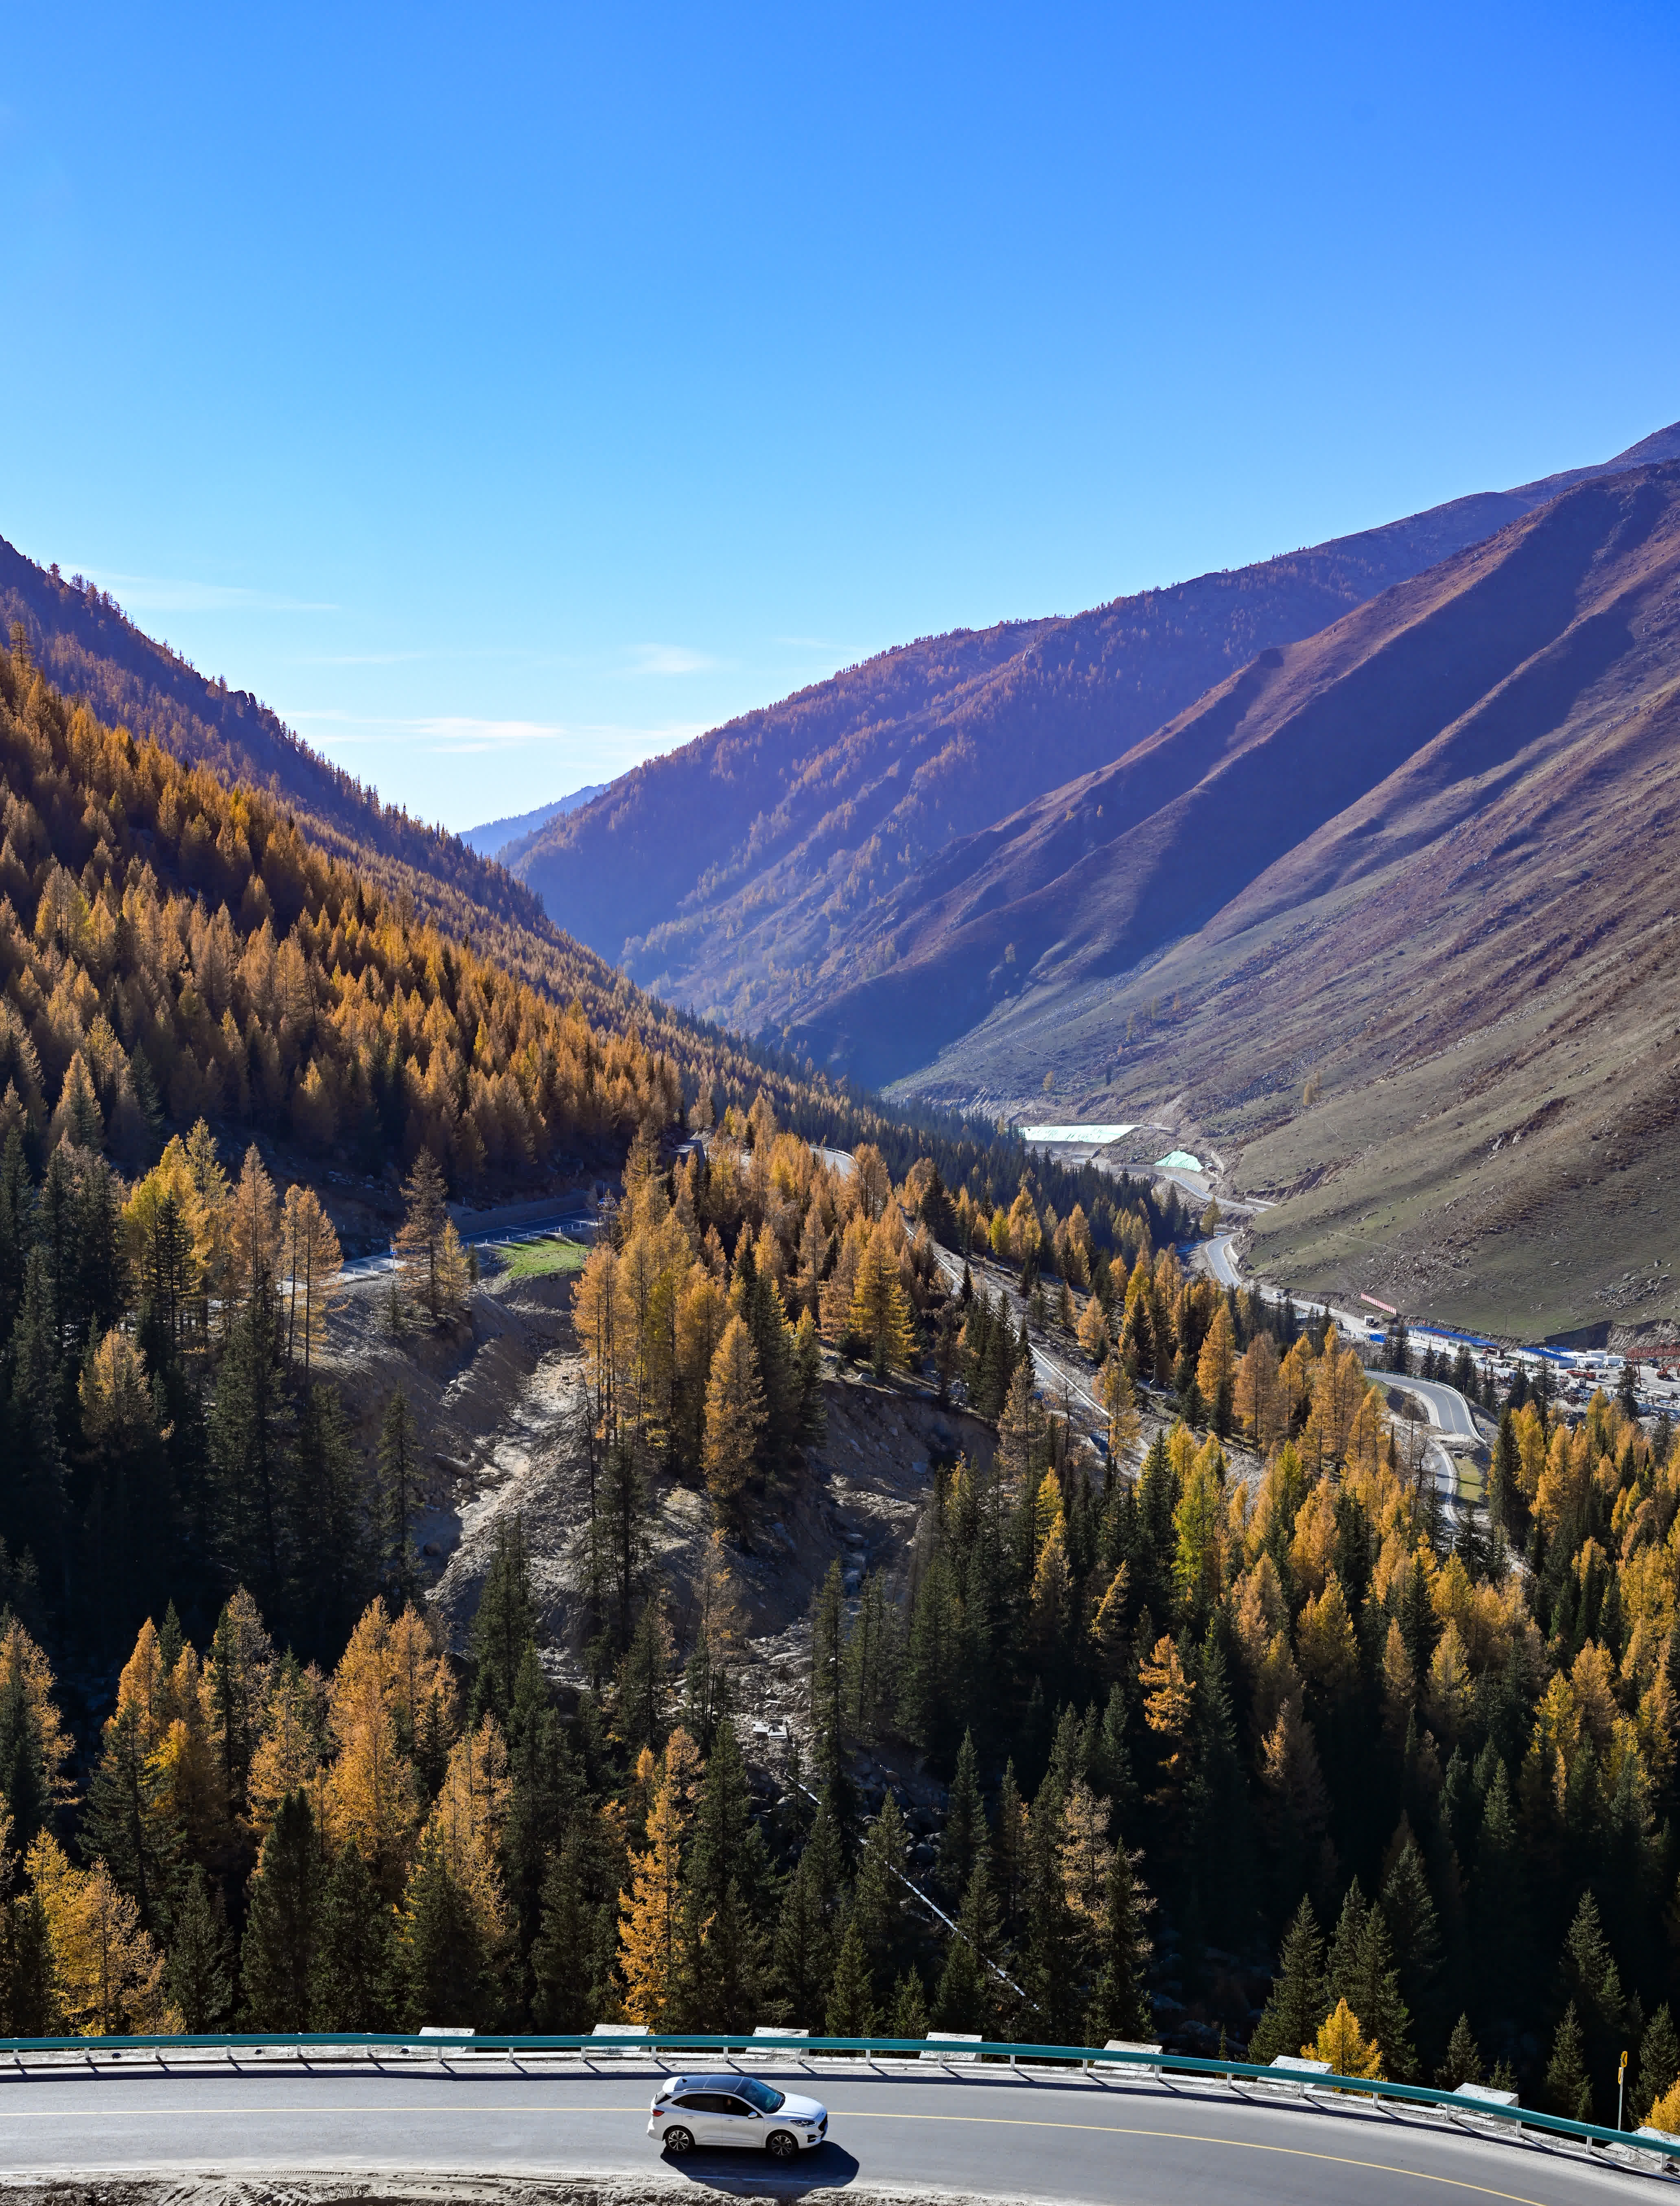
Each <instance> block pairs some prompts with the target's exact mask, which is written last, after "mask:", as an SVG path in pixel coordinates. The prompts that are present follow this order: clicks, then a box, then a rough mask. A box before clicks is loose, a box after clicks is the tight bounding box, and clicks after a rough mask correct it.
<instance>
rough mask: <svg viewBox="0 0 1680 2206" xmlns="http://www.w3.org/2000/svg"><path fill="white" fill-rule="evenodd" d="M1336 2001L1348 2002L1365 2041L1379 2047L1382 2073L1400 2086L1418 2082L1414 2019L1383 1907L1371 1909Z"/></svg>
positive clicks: (1336, 1985)
mask: <svg viewBox="0 0 1680 2206" xmlns="http://www.w3.org/2000/svg"><path fill="white" fill-rule="evenodd" d="M1331 1996H1332V1997H1333V1998H1345V1999H1346V2000H1347V2002H1348V2005H1349V2006H1350V2007H1351V2008H1352V2009H1353V2011H1354V2012H1355V2014H1356V2015H1357V2016H1358V2017H1359V2019H1360V2024H1361V2028H1362V2029H1363V2030H1364V2032H1365V2035H1366V2036H1367V2038H1368V2039H1371V2040H1373V2041H1374V2042H1375V2043H1376V2044H1377V2045H1378V2046H1379V2048H1381V2051H1382V2057H1383V2073H1384V2075H1385V2076H1387V2077H1390V2078H1392V2079H1393V2081H1394V2082H1396V2083H1397V2084H1405V2083H1410V2082H1412V2081H1414V2080H1415V2078H1416V2076H1417V2074H1418V2064H1417V2054H1416V2053H1415V2051H1414V2050H1413V2047H1412V2031H1411V2016H1410V2014H1409V2012H1407V2008H1406V2002H1405V2000H1403V1998H1402V1997H1401V1994H1400V1979H1399V1976H1397V1973H1396V1971H1395V1968H1394V1962H1393V1949H1392V1947H1391V1946H1390V1944H1389V1938H1388V1925H1387V1923H1385V1921H1384V1919H1383V1912H1382V1910H1381V1908H1379V1907H1371V1908H1367V1911H1366V1913H1365V1919H1364V1922H1363V1923H1362V1924H1361V1928H1360V1936H1359V1946H1358V1949H1357V1951H1356V1953H1355V1956H1354V1963H1353V1968H1352V1970H1351V1972H1350V1973H1349V1976H1347V1977H1346V1978H1345V1979H1343V1980H1340V1981H1338V1980H1337V1978H1336V1977H1335V1976H1332V1977H1331Z"/></svg>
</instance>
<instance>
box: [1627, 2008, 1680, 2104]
mask: <svg viewBox="0 0 1680 2206" xmlns="http://www.w3.org/2000/svg"><path fill="white" fill-rule="evenodd" d="M1677 2081H1680V2035H1677V2033H1676V2031H1675V2028H1674V2018H1673V2017H1672V2015H1671V2013H1670V2012H1669V2009H1668V2002H1667V2000H1664V2002H1663V2004H1662V2005H1661V2006H1659V2008H1658V2009H1657V2012H1655V2013H1654V2014H1653V2016H1652V2018H1651V2019H1650V2021H1649V2022H1647V2024H1646V2025H1645V2034H1644V2036H1642V2037H1641V2039H1640V2041H1639V2067H1638V2070H1637V2072H1636V2073H1635V2078H1634V2082H1633V2085H1632V2087H1631V2089H1630V2090H1629V2095H1628V2108H1629V2112H1630V2113H1632V2114H1635V2116H1636V2118H1637V2119H1638V2120H1640V2121H1648V2120H1649V2119H1650V2114H1651V2108H1653V2106H1654V2105H1655V2103H1656V2102H1657V2101H1658V2100H1659V2099H1660V2098H1661V2097H1662V2096H1663V2095H1664V2093H1665V2091H1668V2090H1671V2089H1672V2088H1673V2086H1674V2084H1675V2083H1676V2082H1677Z"/></svg>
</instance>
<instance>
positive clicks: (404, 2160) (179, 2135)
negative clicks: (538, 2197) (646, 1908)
mask: <svg viewBox="0 0 1680 2206" xmlns="http://www.w3.org/2000/svg"><path fill="white" fill-rule="evenodd" d="M707 2065H708V2064H707V2063H706V2060H705V2058H704V2056H696V2058H695V2061H694V2067H695V2070H696V2071H697V2072H698V2071H700V2070H703V2069H704V2068H706V2066H707ZM711 2065H712V2066H717V2065H718V2063H717V2062H716V2061H715V2059H714V2061H713V2062H712V2064H711ZM263 2066H265V2063H264V2062H262V2061H258V2060H241V2062H240V2065H239V2069H238V2071H237V2072H227V2071H226V2070H225V2069H223V2070H222V2071H221V2072H216V2073H206V2072H197V2073H194V2072H172V2073H167V2074H165V2073H158V2072H155V2071H154V2072H150V2073H146V2074H119V2075H113V2074H110V2072H101V2073H99V2074H98V2075H95V2076H90V2075H89V2074H88V2073H87V2072H86V2069H82V2070H81V2071H80V2073H77V2072H74V2071H69V2072H66V2071H64V2070H60V2071H59V2072H56V2073H48V2072H45V2071H44V2070H38V2071H34V2072H31V2073H30V2074H29V2075H27V2076H26V2077H22V2078H19V2077H15V2076H14V2077H9V2078H3V2080H0V2179H4V2180H6V2181H7V2182H9V2184H12V2185H15V2184H17V2183H18V2182H20V2181H21V2180H22V2179H27V2178H29V2177H42V2176H45V2175H48V2174H51V2175H52V2176H54V2177H57V2178H58V2179H63V2178H64V2177H65V2176H66V2175H70V2176H78V2177H84V2178H85V2177H90V2176H92V2175H93V2174H95V2173H100V2174H104V2173H134V2174H141V2173H151V2174H153V2175H168V2176H170V2178H172V2179H181V2178H182V2177H184V2176H185V2175H187V2174H188V2173H190V2172H191V2171H193V2170H194V2169H202V2170H211V2169H213V2170H215V2171H217V2172H218V2173H227V2174H229V2175H237V2176H246V2177H249V2176H253V2175H265V2176H270V2177H274V2176H279V2175H283V2174H301V2173H328V2172H331V2173H347V2174H348V2173H374V2172H386V2173H397V2172H399V2171H401V2172H406V2173H416V2172H420V2171H424V2172H425V2173H427V2174H428V2175H430V2176H431V2177H432V2178H433V2179H436V2178H438V2177H439V2176H441V2175H444V2174H447V2173H456V2174H461V2175H468V2174H471V2175H476V2176H489V2175H497V2174H501V2175H515V2174H519V2175H534V2176H542V2177H547V2178H549V2179H560V2178H566V2177H602V2176H617V2177H623V2176H626V2175H628V2176H630V2177H632V2178H637V2179H642V2180H644V2181H646V2185H647V2186H648V2190H649V2192H650V2194H653V2193H657V2194H658V2196H660V2197H664V2196H666V2195H667V2194H671V2195H679V2194H684V2193H686V2195H688V2196H689V2197H695V2196H698V2197H707V2196H716V2195H719V2194H727V2195H732V2196H735V2197H741V2196H742V2195H748V2196H752V2197H802V2196H805V2195H806V2194H808V2193H809V2192H811V2191H829V2190H830V2189H833V2190H835V2191H837V2192H839V2193H840V2194H841V2195H842V2196H843V2193H844V2191H845V2190H846V2189H847V2188H848V2187H849V2186H852V2185H858V2186H870V2187H873V2186H875V2185H909V2186H914V2187H915V2188H917V2189H921V2190H935V2191H947V2192H950V2193H953V2194H958V2195H962V2196H965V2197H984V2196H988V2195H989V2196H993V2197H996V2196H1000V2195H1002V2196H1009V2197H1034V2198H1051V2197H1053V2198H1056V2199H1058V2200H1059V2199H1066V2200H1071V2201H1076V2202H1081V2206H1083V2202H1086V2201H1091V2202H1098V2201H1104V2202H1106V2201H1120V2200H1123V2201H1125V2202H1127V2206H1153V2202H1155V2201H1160V2202H1162V2206H1187V2202H1189V2201H1192V2200H1201V2199H1212V2198H1218V2199H1219V2200H1221V2201H1227V2200H1228V2201H1232V2202H1241V2206H1319V2202H1322V2203H1323V2206H1345V2202H1347V2201H1349V2200H1356V2201H1358V2202H1359V2206H1452V2202H1453V2201H1455V2200H1456V2201H1459V2202H1462V2206H1479V2202H1492V2201H1499V2202H1504V2206H1588V2202H1591V2201H1600V2202H1606V2201H1609V2200H1611V2199H1612V2198H1613V2197H1616V2196H1617V2195H1619V2196H1622V2197H1629V2198H1630V2197H1633V2196H1634V2195H1635V2192H1634V2190H1633V2185H1635V2184H1637V2183H1640V2182H1641V2181H1644V2180H1647V2179H1646V2178H1643V2177H1641V2175H1640V2174H1637V2173H1632V2172H1627V2171H1624V2170H1622V2169H1620V2168H1617V2167H1614V2166H1612V2165H1610V2164H1607V2163H1606V2161H1604V2160H1603V2158H1602V2156H1601V2155H1599V2156H1596V2157H1595V2156H1592V2155H1589V2154H1588V2151H1587V2150H1586V2149H1582V2151H1580V2152H1575V2151H1561V2152H1560V2151H1557V2150H1553V2149H1544V2148H1541V2147H1539V2146H1537V2145H1534V2144H1523V2143H1511V2142H1509V2141H1506V2140H1504V2139H1493V2138H1488V2137H1481V2136H1480V2135H1477V2134H1474V2133H1469V2132H1467V2131H1465V2130H1463V2129H1462V2128H1455V2127H1453V2126H1450V2125H1448V2124H1445V2123H1442V2124H1426V2123H1425V2122H1423V2121H1421V2120H1415V2119H1404V2120H1400V2119H1396V2118H1394V2117H1393V2116H1392V2115H1391V2114H1385V2113H1373V2112H1355V2111H1352V2110H1351V2108H1350V2107H1349V2102H1346V2101H1343V2102H1339V2105H1337V2108H1336V2109H1335V2110H1334V2111H1332V2110H1331V2108H1330V2107H1329V2106H1321V2105H1314V2104H1313V2103H1311V2102H1302V2101H1300V2100H1290V2101H1286V2102H1284V2103H1282V2104H1278V2105H1270V2104H1267V2105H1261V2104H1255V2103H1254V2102H1251V2101H1250V2100H1248V2099H1245V2098H1243V2097H1242V2096H1238V2095H1237V2094H1236V2092H1234V2091H1233V2090H1230V2089H1229V2088H1228V2087H1225V2086H1224V2085H1221V2084H1213V2085H1208V2086H1201V2085H1197V2084H1189V2086H1188V2087H1187V2088H1183V2089H1180V2088H1171V2089H1169V2088H1164V2087H1162V2086H1160V2085H1159V2084H1142V2083H1131V2084H1128V2083H1124V2082H1119V2081H1117V2080H1114V2079H1106V2080H1104V2079H1087V2078H1084V2077H1082V2076H1080V2075H1078V2074H1076V2073H1072V2072H1069V2073H1066V2074H1064V2075H1063V2076H1060V2077H1056V2078H1044V2077H1042V2076H1041V2075H1040V2076H1037V2077H1033V2078H1028V2076H1027V2075H1025V2074H1023V2073H1021V2072H1016V2073H1013V2074H1011V2073H1010V2072H1006V2071H1004V2072H999V2071H998V2070H993V2071H992V2072H990V2073H982V2072H980V2071H979V2070H972V2071H968V2072H964V2071H963V2070H962V2068H960V2067H957V2066H953V2067H951V2068H950V2069H945V2070H933V2071H932V2072H926V2073H922V2072H916V2073H914V2075H908V2074H906V2073H905V2072H903V2071H902V2070H901V2071H900V2072H899V2073H898V2074H897V2075H896V2076H895V2075H893V2074H892V2073H891V2072H883V2070H882V2069H881V2068H879V2067H877V2066H875V2065H874V2064H873V2063H865V2062H862V2061H857V2062H852V2063H848V2064H841V2063H838V2062H820V2061H813V2063H812V2064H811V2066H810V2068H809V2070H808V2071H807V2069H805V2068H804V2067H803V2066H795V2064H792V2063H785V2064H781V2065H778V2064H777V2061H776V2060H774V2059H773V2058H771V2059H769V2060H766V2061H764V2062H761V2063H757V2064H754V2072H757V2073H760V2074H763V2075H766V2076H767V2077H769V2078H771V2080H778V2079H779V2080H780V2081H781V2082H783V2084H785V2085H786V2087H787V2088H789V2089H790V2090H797V2091H803V2092H810V2093H813V2094H814V2095H815V2096H818V2097H819V2098H820V2099H822V2100H823V2101H824V2102H825V2104H826V2105H827V2107H828V2108H829V2110H830V2125H829V2137H828V2141H827V2142H826V2143H825V2144H823V2145H821V2146H819V2147H817V2148H816V2149H814V2150H813V2151H811V2152H808V2153H802V2154H801V2155H800V2158H799V2160H798V2161H797V2162H796V2163H795V2166H794V2167H792V2168H789V2170H788V2171H786V2172H785V2173H783V2172H782V2171H780V2170H779V2169H773V2168H772V2167H771V2164H770V2162H769V2161H768V2159H767V2157H765V2158H760V2156H759V2155H747V2154H732V2153H724V2152H721V2151H712V2152H695V2153H694V2154H692V2155H688V2156H687V2157H685V2158H684V2159H683V2160H682V2161H661V2160H660V2158H659V2156H658V2154H657V2153H656V2152H655V2150H654V2149H653V2147H652V2143H650V2141H649V2139H648V2137H646V2124H647V2108H648V2103H649V2101H650V2100H651V2098H652V2092H653V2088H654V2085H655V2082H656V2079H657V2078H658V2074H659V2073H660V2072H659V2071H658V2070H657V2069H656V2068H655V2067H654V2066H653V2065H652V2063H651V2062H648V2061H647V2060H643V2059H630V2060H623V2062H622V2063H620V2062H618V2061H616V2060H615V2061H611V2062H609V2061H605V2060H604V2061H602V2063H601V2064H600V2071H601V2072H599V2073H597V2074H586V2073H581V2072H580V2070H579V2067H578V2066H577V2065H576V2064H575V2062H569V2063H567V2064H566V2067H565V2071H564V2072H557V2064H553V2065H551V2064H550V2063H548V2062H545V2061H543V2060H522V2061H521V2065H515V2063H514V2062H512V2061H510V2060H508V2059H507V2058H506V2057H505V2056H502V2055H486V2054H480V2055H471V2054H464V2055H461V2056H458V2057H453V2058H451V2059H450V2060H447V2061H432V2060H426V2062H425V2063H424V2065H423V2066H422V2065H421V2064H420V2062H418V2061H398V2060H387V2061H386V2062H385V2063H384V2064H383V2065H382V2066H377V2067H376V2066H355V2067H354V2068H353V2069H351V2070H350V2071H349V2072H320V2071H316V2072H309V2073H304V2074H299V2073H296V2072H292V2073H289V2074H278V2073H273V2072H270V2073H259V2072H256V2071H258V2070H259V2069H261V2068H262V2067H263ZM393 2070H396V2071H398V2072H393ZM1647 2164H1648V2163H1647Z"/></svg>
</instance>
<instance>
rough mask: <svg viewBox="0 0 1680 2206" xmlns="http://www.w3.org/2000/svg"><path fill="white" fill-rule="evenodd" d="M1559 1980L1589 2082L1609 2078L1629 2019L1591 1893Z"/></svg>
mask: <svg viewBox="0 0 1680 2206" xmlns="http://www.w3.org/2000/svg"><path fill="white" fill-rule="evenodd" d="M1560 1974H1561V1976H1562V1989H1563V1991H1564V1994H1565V1995H1566V1997H1567V1999H1568V2000H1569V2005H1570V2012H1572V2013H1573V2014H1574V2015H1575V2016H1576V2021H1577V2023H1578V2024H1579V2027H1580V2031H1581V2039H1582V2059H1583V2060H1584V2062H1585V2064H1586V2072H1587V2073H1588V2076H1589V2077H1597V2078H1604V2077H1608V2076H1609V2075H1611V2073H1612V2072H1613V2071H1614V2069H1615V2067H1616V2063H1617V2059H1618V2057H1619V2055H1620V2053H1621V2051H1622V2048H1623V2042H1624V2039H1625V2037H1626V2036H1627V2034H1628V2025H1629V2019H1630V2018H1629V2011H1628V2002H1627V2000H1626V1999H1625V1998H1624V1997H1623V1991H1622V1978H1621V1972H1620V1971H1619V1970H1618V1969H1617V1966H1616V1960H1615V1956H1614V1955H1613V1954H1612V1953H1611V1950H1610V1947H1609V1944H1608V1942H1607V1941H1606V1938H1605V1935H1604V1929H1603V1926H1602V1924H1601V1923H1600V1919H1599V1905H1598V1902H1597V1900H1596V1899H1594V1896H1593V1894H1592V1893H1590V1892H1585V1893H1582V1896H1581V1904H1580V1905H1579V1906H1578V1907H1577V1908H1576V1911H1575V1919H1574V1920H1573V1922H1571V1923H1570V1927H1569V1931H1568V1933H1567V1935H1565V1937H1564V1953H1563V1961H1562V1966H1561V1970H1560ZM1600 2113H1601V2114H1606V2115H1607V2114H1608V2113H1609V2108H1608V2105H1607V2103H1606V2104H1601V2105H1600ZM1588 2119H1589V2117H1587V2116H1585V2115H1583V2116H1582V2120H1588Z"/></svg>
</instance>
